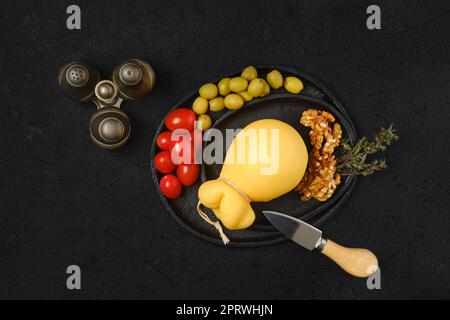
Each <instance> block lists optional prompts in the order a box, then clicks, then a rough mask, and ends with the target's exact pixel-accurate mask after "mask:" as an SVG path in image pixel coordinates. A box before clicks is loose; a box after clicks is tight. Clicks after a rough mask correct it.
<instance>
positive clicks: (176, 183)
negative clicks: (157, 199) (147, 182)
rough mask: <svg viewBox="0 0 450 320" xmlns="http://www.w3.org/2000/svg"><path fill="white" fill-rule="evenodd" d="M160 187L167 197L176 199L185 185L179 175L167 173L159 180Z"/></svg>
mask: <svg viewBox="0 0 450 320" xmlns="http://www.w3.org/2000/svg"><path fill="white" fill-rule="evenodd" d="M159 189H160V190H161V192H162V194H163V195H165V196H166V197H167V198H169V199H176V198H178V197H179V196H180V194H181V191H182V189H183V187H182V186H181V183H180V180H178V178H177V177H175V176H174V175H173V174H166V175H165V176H164V177H162V178H161V180H160V181H159Z"/></svg>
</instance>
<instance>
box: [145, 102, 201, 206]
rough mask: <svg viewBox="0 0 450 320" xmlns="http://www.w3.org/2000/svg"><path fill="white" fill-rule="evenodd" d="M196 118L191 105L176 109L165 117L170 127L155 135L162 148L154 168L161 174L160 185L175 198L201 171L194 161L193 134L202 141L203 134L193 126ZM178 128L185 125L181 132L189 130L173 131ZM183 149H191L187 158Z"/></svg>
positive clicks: (163, 190) (166, 193)
mask: <svg viewBox="0 0 450 320" xmlns="http://www.w3.org/2000/svg"><path fill="white" fill-rule="evenodd" d="M195 121H196V115H195V113H194V112H193V111H192V110H191V109H187V108H178V109H175V110H173V111H172V112H170V113H169V114H168V115H167V117H166V119H165V125H166V127H167V129H168V130H169V131H164V132H161V133H160V134H159V136H158V137H157V138H156V143H157V145H158V147H159V148H160V149H161V151H160V152H158V154H156V156H155V159H153V161H154V164H155V168H156V170H157V171H158V172H160V173H161V174H164V176H163V177H162V178H161V180H160V181H159V188H160V190H161V192H162V193H163V194H164V195H165V196H166V197H167V198H169V199H176V198H178V197H179V196H180V195H181V192H182V190H183V186H185V187H188V186H191V185H193V184H194V183H195V182H196V181H197V180H198V177H199V175H200V166H199V164H196V163H194V155H195V152H196V151H197V150H196V148H197V145H194V137H195V138H197V139H200V140H199V141H201V136H202V134H201V131H199V130H195ZM177 129H184V132H189V133H188V134H180V133H176V132H174V131H175V130H177ZM199 146H201V143H200V144H199ZM186 148H188V149H189V150H187V149H186ZM184 152H190V157H189V155H187V156H186V158H187V157H189V161H184V157H183V156H184ZM174 173H175V174H174Z"/></svg>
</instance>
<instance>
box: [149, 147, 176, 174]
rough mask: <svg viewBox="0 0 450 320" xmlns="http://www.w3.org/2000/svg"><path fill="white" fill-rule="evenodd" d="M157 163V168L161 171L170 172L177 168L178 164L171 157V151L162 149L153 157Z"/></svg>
mask: <svg viewBox="0 0 450 320" xmlns="http://www.w3.org/2000/svg"><path fill="white" fill-rule="evenodd" d="M153 161H154V163H155V167H156V170H158V171H159V172H161V173H170V172H172V171H173V170H175V169H176V167H177V166H176V165H175V164H174V163H173V162H172V160H171V158H170V152H169V151H161V152H159V153H158V154H157V155H156V156H155V159H153Z"/></svg>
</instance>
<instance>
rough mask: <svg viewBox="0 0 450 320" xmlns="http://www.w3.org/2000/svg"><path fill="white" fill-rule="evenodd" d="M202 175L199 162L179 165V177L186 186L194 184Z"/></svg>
mask: <svg viewBox="0 0 450 320" xmlns="http://www.w3.org/2000/svg"><path fill="white" fill-rule="evenodd" d="M199 175H200V166H199V165H198V164H195V163H192V164H184V163H182V164H180V165H179V166H178V167H177V177H178V179H179V180H180V182H181V183H182V184H183V185H185V186H186V187H188V186H192V185H193V184H194V183H195V182H196V181H197V179H198V176H199Z"/></svg>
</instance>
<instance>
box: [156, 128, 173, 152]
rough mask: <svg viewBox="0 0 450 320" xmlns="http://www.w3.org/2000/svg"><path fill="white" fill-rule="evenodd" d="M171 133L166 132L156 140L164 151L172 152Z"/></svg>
mask: <svg viewBox="0 0 450 320" xmlns="http://www.w3.org/2000/svg"><path fill="white" fill-rule="evenodd" d="M171 134H172V133H171V132H170V131H164V132H161V133H160V134H159V136H158V138H156V144H157V145H158V147H159V148H160V149H162V150H170V136H171Z"/></svg>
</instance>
